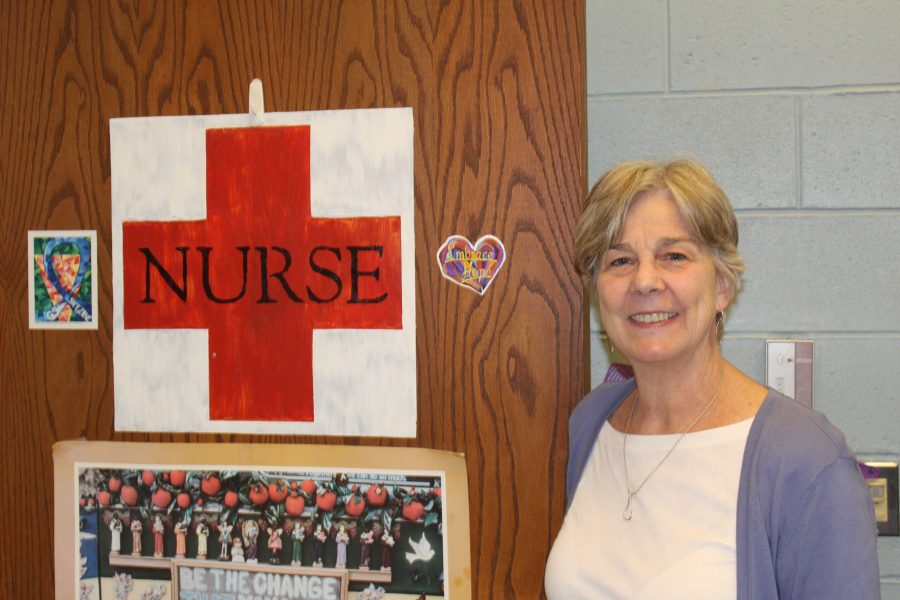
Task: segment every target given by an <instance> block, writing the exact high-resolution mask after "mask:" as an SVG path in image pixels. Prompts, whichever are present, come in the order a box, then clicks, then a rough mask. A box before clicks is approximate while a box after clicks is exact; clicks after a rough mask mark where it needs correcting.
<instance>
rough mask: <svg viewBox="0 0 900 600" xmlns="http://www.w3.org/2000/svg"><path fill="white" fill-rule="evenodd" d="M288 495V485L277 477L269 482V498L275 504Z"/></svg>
mask: <svg viewBox="0 0 900 600" xmlns="http://www.w3.org/2000/svg"><path fill="white" fill-rule="evenodd" d="M287 495H288V486H287V485H285V483H284V481H282V480H281V479H279V480H278V481H273V482H272V483H270V484H269V499H270V500H271V501H272V502H274V503H275V504H279V503H280V502H283V501H284V499H285V498H287Z"/></svg>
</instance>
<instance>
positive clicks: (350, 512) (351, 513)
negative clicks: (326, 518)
mask: <svg viewBox="0 0 900 600" xmlns="http://www.w3.org/2000/svg"><path fill="white" fill-rule="evenodd" d="M345 509H346V511H347V516H348V517H358V516H360V515H361V514H363V511H364V510H366V501H365V500H363V498H362V496H360V495H358V494H353V495H352V496H350V499H349V500H347V506H346V507H345Z"/></svg>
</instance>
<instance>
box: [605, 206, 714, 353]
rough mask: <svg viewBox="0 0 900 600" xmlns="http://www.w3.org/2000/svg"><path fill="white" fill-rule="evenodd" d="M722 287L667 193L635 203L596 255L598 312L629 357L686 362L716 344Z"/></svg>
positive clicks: (703, 249)
mask: <svg viewBox="0 0 900 600" xmlns="http://www.w3.org/2000/svg"><path fill="white" fill-rule="evenodd" d="M727 292H728V288H727V284H726V283H725V280H724V279H723V278H722V277H719V276H717V274H716V270H715V265H714V263H713V260H712V256H711V254H710V251H709V249H708V248H706V247H704V246H702V245H701V244H699V243H698V242H696V241H695V240H694V239H693V237H692V236H691V234H690V232H689V231H688V230H687V228H686V227H685V226H684V223H683V221H682V219H681V214H680V213H679V212H678V207H677V206H676V204H675V201H674V200H673V199H672V198H671V197H670V196H669V194H668V193H667V192H665V191H651V192H648V193H646V194H645V195H643V196H641V197H640V198H638V199H637V200H636V201H635V202H634V203H633V204H632V206H631V208H630V209H629V211H628V214H627V215H626V217H625V225H624V228H623V230H622V237H621V239H619V240H617V241H616V243H614V244H613V246H612V247H611V248H610V249H609V250H608V251H607V252H606V253H605V254H604V255H603V256H601V257H600V268H599V272H598V275H597V297H598V299H599V304H600V318H601V320H602V321H603V326H604V329H605V330H606V332H607V334H608V335H609V338H610V340H611V341H612V343H613V344H614V345H615V346H616V348H617V349H618V350H619V351H620V352H621V353H622V354H623V355H624V356H625V357H627V358H628V359H629V360H630V361H631V362H632V363H636V364H639V363H657V364H659V363H666V362H679V361H688V362H689V361H690V359H691V358H693V357H696V356H699V355H698V354H697V353H698V351H702V350H706V349H711V348H713V347H714V346H715V344H716V341H715V315H716V312H717V311H720V310H724V309H725V307H726V306H727V305H728V300H729V295H728V293H727Z"/></svg>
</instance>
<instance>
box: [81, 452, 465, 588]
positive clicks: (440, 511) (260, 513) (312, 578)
mask: <svg viewBox="0 0 900 600" xmlns="http://www.w3.org/2000/svg"><path fill="white" fill-rule="evenodd" d="M75 469H76V473H77V497H76V498H72V503H73V504H77V512H78V532H77V537H78V539H77V540H72V542H73V544H76V542H77V544H76V545H74V547H73V551H75V552H77V554H78V555H79V556H80V576H79V578H78V582H77V585H78V589H77V591H76V593H75V597H79V598H80V599H81V600H88V599H103V600H106V599H115V600H127V599H134V600H137V599H140V600H170V599H174V598H178V599H182V600H288V599H290V600H304V599H309V600H313V599H323V600H325V599H331V600H339V599H344V598H349V599H354V600H356V599H359V600H364V599H376V598H384V599H390V598H397V599H401V598H409V599H420V598H435V597H438V598H441V597H445V593H444V579H445V574H446V572H447V569H446V562H445V555H446V544H445V539H444V522H445V518H444V505H443V496H444V495H443V490H444V487H445V484H444V473H442V472H418V471H383V470H362V471H359V472H349V471H342V472H338V471H336V470H329V469H321V468H315V467H307V468H290V469H286V468H282V467H277V468H264V467H253V468H247V467H235V468H230V467H222V466H215V467H212V466H211V467H209V468H200V467H198V466H197V465H189V466H180V465H177V464H167V465H159V464H157V465H140V464H137V465H121V464H112V463H110V464H76V465H75Z"/></svg>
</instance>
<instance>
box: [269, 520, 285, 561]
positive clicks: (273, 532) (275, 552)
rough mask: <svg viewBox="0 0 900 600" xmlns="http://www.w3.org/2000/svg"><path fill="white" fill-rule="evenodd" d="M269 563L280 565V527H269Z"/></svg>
mask: <svg viewBox="0 0 900 600" xmlns="http://www.w3.org/2000/svg"><path fill="white" fill-rule="evenodd" d="M267 531H268V533H269V543H268V544H267V545H268V547H269V562H270V563H271V564H273V565H280V564H281V533H282V531H283V529H281V527H277V528H276V527H269V528H268V529H267Z"/></svg>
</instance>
